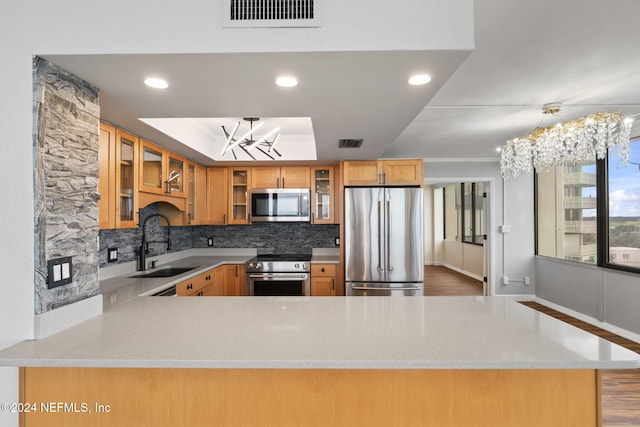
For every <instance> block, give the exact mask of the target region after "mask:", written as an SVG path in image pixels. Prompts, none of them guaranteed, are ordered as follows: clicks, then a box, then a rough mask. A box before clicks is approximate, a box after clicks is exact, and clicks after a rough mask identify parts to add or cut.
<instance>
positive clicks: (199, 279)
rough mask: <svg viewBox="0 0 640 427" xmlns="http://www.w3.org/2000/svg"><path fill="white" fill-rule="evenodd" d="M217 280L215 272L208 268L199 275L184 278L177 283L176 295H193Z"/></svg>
mask: <svg viewBox="0 0 640 427" xmlns="http://www.w3.org/2000/svg"><path fill="white" fill-rule="evenodd" d="M214 281H215V272H214V271H213V269H212V270H207V271H205V272H204V273H200V274H198V275H197V276H193V277H192V278H190V279H187V280H184V281H182V282H180V283H178V284H177V285H176V295H178V296H185V295H192V294H194V293H196V292H197V291H199V290H200V289H202V288H204V287H205V286H207V285H209V284H211V283H213V282H214Z"/></svg>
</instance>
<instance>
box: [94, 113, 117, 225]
mask: <svg viewBox="0 0 640 427" xmlns="http://www.w3.org/2000/svg"><path fill="white" fill-rule="evenodd" d="M98 161H99V168H100V169H99V175H98V193H99V194H100V200H98V222H99V225H100V229H101V230H104V229H110V228H116V128H115V127H113V126H111V125H108V124H106V123H100V146H99V151H98Z"/></svg>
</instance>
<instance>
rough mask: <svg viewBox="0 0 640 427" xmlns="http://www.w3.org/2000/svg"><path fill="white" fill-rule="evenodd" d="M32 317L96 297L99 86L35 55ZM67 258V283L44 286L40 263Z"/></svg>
mask: <svg viewBox="0 0 640 427" xmlns="http://www.w3.org/2000/svg"><path fill="white" fill-rule="evenodd" d="M33 71H34V117H35V123H34V128H35V129H34V132H35V134H34V151H35V153H34V162H35V165H34V175H35V176H34V183H35V191H34V194H35V196H34V197H35V200H34V206H35V233H34V234H35V252H36V253H35V264H36V265H35V293H36V295H35V312H36V313H43V312H46V311H49V310H52V309H54V308H57V307H60V306H63V305H66V304H70V303H72V302H75V301H79V300H81V299H85V298H88V297H91V296H93V295H96V294H97V293H98V290H99V283H98V264H99V261H98V232H99V230H98V204H97V200H98V197H99V196H98V192H97V191H98V171H99V170H98V168H99V163H98V148H99V135H100V106H99V103H98V89H97V88H96V87H94V86H92V85H91V84H89V83H87V82H85V81H83V80H82V79H80V78H78V77H77V76H74V75H73V74H71V73H69V72H67V71H65V70H63V69H61V68H59V67H57V66H56V65H54V64H51V63H50V62H48V61H46V60H44V59H42V58H39V57H35V58H34V63H33ZM67 256H70V257H72V263H73V275H72V279H73V280H72V282H71V283H69V284H67V285H63V286H59V287H56V288H53V289H49V288H48V287H47V261H48V260H51V259H55V258H60V257H67Z"/></svg>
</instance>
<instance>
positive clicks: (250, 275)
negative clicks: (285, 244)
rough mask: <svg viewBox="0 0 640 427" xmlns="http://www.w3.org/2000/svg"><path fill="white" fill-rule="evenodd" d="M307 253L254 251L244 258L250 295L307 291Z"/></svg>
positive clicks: (309, 279)
mask: <svg viewBox="0 0 640 427" xmlns="http://www.w3.org/2000/svg"><path fill="white" fill-rule="evenodd" d="M310 260H311V256H310V255H273V254H268V255H258V256H257V257H255V258H253V259H252V260H249V262H247V265H246V267H247V293H248V294H249V295H251V296H307V295H311V273H310V271H311V267H310Z"/></svg>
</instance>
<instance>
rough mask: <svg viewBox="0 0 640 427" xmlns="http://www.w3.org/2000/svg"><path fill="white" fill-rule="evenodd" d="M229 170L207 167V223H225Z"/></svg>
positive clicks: (227, 209)
mask: <svg viewBox="0 0 640 427" xmlns="http://www.w3.org/2000/svg"><path fill="white" fill-rule="evenodd" d="M228 195H229V171H228V169H227V168H207V194H206V201H207V224H211V225H226V224H227V215H228V211H229V208H228V206H229V200H228V199H229V196H228Z"/></svg>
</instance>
